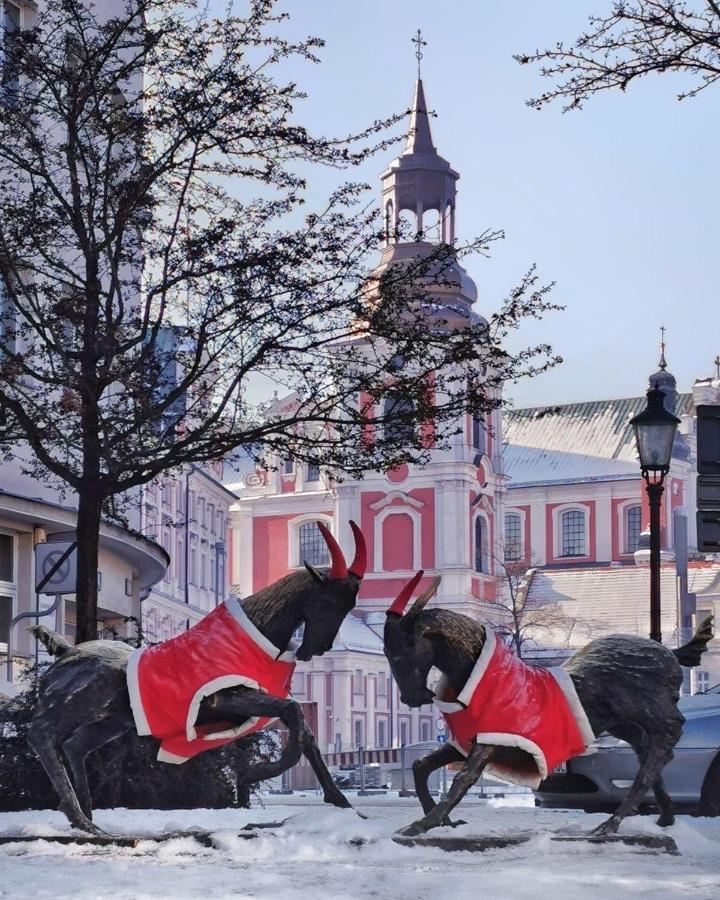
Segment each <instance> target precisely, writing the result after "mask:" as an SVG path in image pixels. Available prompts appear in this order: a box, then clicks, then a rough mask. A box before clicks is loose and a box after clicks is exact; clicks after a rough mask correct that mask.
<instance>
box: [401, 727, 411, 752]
mask: <svg viewBox="0 0 720 900" xmlns="http://www.w3.org/2000/svg"><path fill="white" fill-rule="evenodd" d="M408 734H409V728H408V723H407V722H401V723H400V746H401V747H404V746H405V745H406V744H407V743H408V741H409V737H408Z"/></svg>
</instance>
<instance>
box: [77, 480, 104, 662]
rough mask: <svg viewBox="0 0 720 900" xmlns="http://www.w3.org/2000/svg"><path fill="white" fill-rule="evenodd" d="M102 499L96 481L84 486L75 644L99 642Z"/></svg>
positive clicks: (78, 534)
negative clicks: (98, 612) (98, 613)
mask: <svg viewBox="0 0 720 900" xmlns="http://www.w3.org/2000/svg"><path fill="white" fill-rule="evenodd" d="M101 509H102V498H101V496H100V493H99V491H98V485H97V482H95V481H86V482H84V483H83V485H82V487H81V489H80V492H79V503H78V518H77V542H78V549H77V583H76V588H75V604H76V613H75V614H76V622H77V638H76V642H77V643H78V644H81V643H82V642H83V641H94V640H97V606H98V584H97V582H98V551H99V547H100V513H101Z"/></svg>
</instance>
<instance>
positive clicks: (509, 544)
mask: <svg viewBox="0 0 720 900" xmlns="http://www.w3.org/2000/svg"><path fill="white" fill-rule="evenodd" d="M521 527H522V520H521V518H520V515H519V514H518V513H508V514H507V515H506V516H505V561H506V562H514V561H515V560H518V559H522V530H521Z"/></svg>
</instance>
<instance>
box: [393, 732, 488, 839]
mask: <svg viewBox="0 0 720 900" xmlns="http://www.w3.org/2000/svg"><path fill="white" fill-rule="evenodd" d="M494 749H495V748H494V747H489V746H486V745H485V744H476V745H475V746H474V747H473V748H472V750H471V751H470V753H469V755H468V757H467V759H466V760H465V765H464V766H463V767H462V769H461V770H460V771H459V772H458V773H457V775H456V776H455V778H453V782H452V784H451V785H450V790H449V791H448V795H447V797H446V798H445V800H443V801H442V802H440V803H438V804H436V805H435V806H433V808H432V809H431V810H430V811H429V812H427V813H426V814H425V815H424V816H423V818H422V819H418V820H417V821H416V822H413V823H412V824H411V825H408V827H407V828H403V830H402V831H401V832H400V833H401V834H404V835H407V836H408V837H411V836H413V835H417V834H424V833H425V832H426V831H430V829H431V828H437V827H438V825H443V824H444V823H445V820H446V819H447V818H448V816H449V814H450V813H451V812H452V810H453V809H455V807H456V806H457V805H458V803H459V802H460V801H461V800H462V798H463V797H464V796H465V794H467V792H468V790H469V789H470V788H471V787H472V786H473V785H474V784H475V782H476V781H477V780H478V778H479V777H480V775H481V774H482V770H483V769H484V768H485V766H486V765H487V764H488V762H489V761H490V757H491V756H492V754H493V750H494Z"/></svg>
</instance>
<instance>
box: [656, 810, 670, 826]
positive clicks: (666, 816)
mask: <svg viewBox="0 0 720 900" xmlns="http://www.w3.org/2000/svg"><path fill="white" fill-rule="evenodd" d="M656 824H657V825H659V826H660V827H661V828H669V827H670V826H671V825H674V824H675V816H674V815H673V814H672V813H663V814H662V815H661V816H660V818H659V819H658V820H657V822H656Z"/></svg>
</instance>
